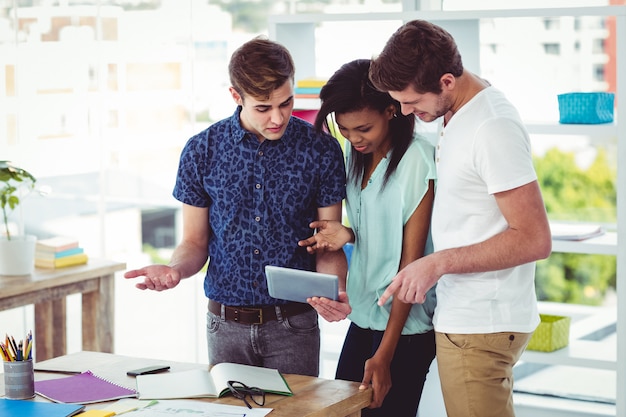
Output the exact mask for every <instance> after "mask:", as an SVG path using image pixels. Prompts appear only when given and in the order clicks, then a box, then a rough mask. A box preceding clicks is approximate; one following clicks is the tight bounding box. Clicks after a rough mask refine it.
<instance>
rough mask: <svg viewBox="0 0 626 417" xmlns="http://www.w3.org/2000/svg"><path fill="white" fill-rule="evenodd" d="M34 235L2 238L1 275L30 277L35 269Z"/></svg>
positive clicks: (0, 244)
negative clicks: (9, 238)
mask: <svg viewBox="0 0 626 417" xmlns="http://www.w3.org/2000/svg"><path fill="white" fill-rule="evenodd" d="M36 242H37V238H36V237H35V236H33V235H26V236H13V237H11V240H8V239H7V238H6V237H4V236H3V237H0V275H29V274H32V272H33V269H34V268H35V243H36Z"/></svg>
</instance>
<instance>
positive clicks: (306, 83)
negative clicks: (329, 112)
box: [294, 77, 328, 98]
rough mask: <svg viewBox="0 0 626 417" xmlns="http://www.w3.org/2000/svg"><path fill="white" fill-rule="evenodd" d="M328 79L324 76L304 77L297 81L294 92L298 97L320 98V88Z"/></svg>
mask: <svg viewBox="0 0 626 417" xmlns="http://www.w3.org/2000/svg"><path fill="white" fill-rule="evenodd" d="M327 81H328V80H326V79H324V78H315V77H311V78H303V79H301V80H298V81H297V82H296V88H295V90H294V94H295V97H296V98H319V96H320V90H321V89H322V87H323V86H324V85H325V84H326V82H327Z"/></svg>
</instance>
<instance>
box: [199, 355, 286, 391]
mask: <svg viewBox="0 0 626 417" xmlns="http://www.w3.org/2000/svg"><path fill="white" fill-rule="evenodd" d="M211 375H213V381H214V382H215V387H216V388H217V390H218V392H220V395H223V394H225V393H227V392H228V391H229V390H228V381H238V382H241V383H243V384H246V385H247V386H249V387H256V388H261V389H262V390H263V391H266V392H272V393H274V394H282V395H292V392H291V389H290V388H289V386H288V385H287V382H286V381H285V379H284V378H283V376H282V375H281V374H280V372H278V370H277V369H270V368H262V367H260V366H251V365H242V364H238V363H226V362H224V363H218V364H217V365H215V366H213V368H212V369H211Z"/></svg>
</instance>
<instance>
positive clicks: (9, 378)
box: [4, 359, 35, 400]
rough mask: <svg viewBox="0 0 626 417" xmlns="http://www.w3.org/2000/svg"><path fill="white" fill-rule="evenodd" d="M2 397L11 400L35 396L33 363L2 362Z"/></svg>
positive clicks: (29, 361)
mask: <svg viewBox="0 0 626 417" xmlns="http://www.w3.org/2000/svg"><path fill="white" fill-rule="evenodd" d="M4 395H5V397H7V398H10V399H12V400H25V399H28V398H33V397H34V396H35V373H34V371H33V361H32V359H31V360H26V361H13V362H6V361H5V362H4Z"/></svg>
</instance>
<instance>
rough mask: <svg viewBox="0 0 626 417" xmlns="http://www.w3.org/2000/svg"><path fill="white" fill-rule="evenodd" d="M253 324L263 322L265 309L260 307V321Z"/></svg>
mask: <svg viewBox="0 0 626 417" xmlns="http://www.w3.org/2000/svg"><path fill="white" fill-rule="evenodd" d="M252 324H263V309H262V308H259V321H258V322H257V323H252Z"/></svg>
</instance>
